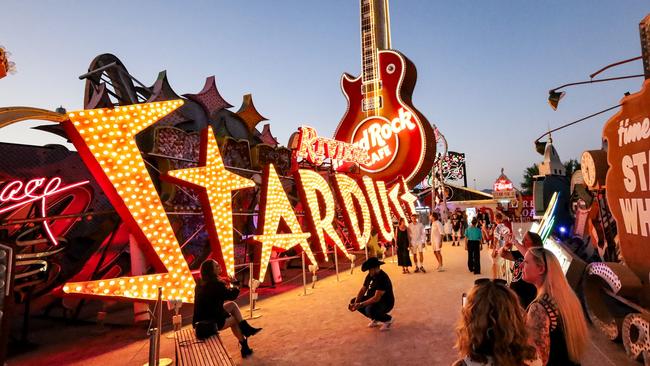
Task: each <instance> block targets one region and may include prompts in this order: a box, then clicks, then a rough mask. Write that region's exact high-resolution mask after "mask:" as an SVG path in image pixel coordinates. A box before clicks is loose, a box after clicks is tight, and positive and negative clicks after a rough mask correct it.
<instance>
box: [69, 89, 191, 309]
mask: <svg viewBox="0 0 650 366" xmlns="http://www.w3.org/2000/svg"><path fill="white" fill-rule="evenodd" d="M182 104H183V101H182V100H171V101H165V102H157V103H143V104H136V105H130V106H120V107H116V108H114V109H91V110H84V111H79V112H72V113H69V114H68V118H69V121H65V122H63V127H64V129H65V130H66V132H67V134H68V136H69V137H70V140H71V141H72V143H73V144H74V145H75V147H76V148H77V151H78V152H79V155H80V156H81V158H82V159H83V160H84V162H85V163H86V166H87V167H88V168H89V169H90V171H91V172H92V174H93V177H94V178H95V179H96V180H97V182H98V183H99V184H100V186H101V187H102V189H103V191H104V193H105V194H106V196H107V197H108V199H109V200H110V202H111V204H112V205H113V207H115V210H116V211H117V212H118V213H119V215H120V217H121V218H122V220H124V222H125V223H126V224H127V225H128V227H129V232H130V234H131V235H133V237H134V238H135V240H136V241H137V242H138V244H139V245H140V247H141V248H142V250H143V252H144V254H145V255H147V259H148V261H149V263H151V264H152V265H153V266H154V267H155V268H156V270H157V271H158V273H157V274H151V275H143V276H132V277H119V278H115V279H110V280H100V281H86V282H76V283H67V284H66V285H65V286H64V287H63V291H64V292H65V293H70V294H80V295H85V296H106V297H122V298H130V299H140V300H154V299H155V298H156V297H157V295H158V294H157V288H158V287H162V288H163V299H165V300H167V299H181V300H182V301H183V302H191V301H192V300H193V298H194V286H195V282H194V278H193V277H192V273H191V272H190V269H189V266H188V265H187V262H186V261H185V258H183V254H182V253H181V249H180V245H179V243H178V241H177V239H176V235H175V234H174V230H173V229H172V226H171V224H170V223H169V220H168V218H167V214H166V213H165V209H164V207H163V204H162V202H161V201H160V197H159V196H158V192H157V191H156V187H155V186H154V184H153V181H152V180H151V176H150V175H149V172H148V171H147V167H146V166H145V162H144V159H143V158H142V155H141V154H140V149H139V148H138V146H137V144H136V141H135V136H136V135H137V134H138V133H139V132H141V131H142V130H144V129H146V128H147V127H149V126H151V125H152V124H154V123H155V122H157V121H159V120H160V119H162V118H163V117H165V116H166V115H168V114H170V113H172V112H173V111H174V110H176V109H177V108H178V107H180V106H181V105H182Z"/></svg>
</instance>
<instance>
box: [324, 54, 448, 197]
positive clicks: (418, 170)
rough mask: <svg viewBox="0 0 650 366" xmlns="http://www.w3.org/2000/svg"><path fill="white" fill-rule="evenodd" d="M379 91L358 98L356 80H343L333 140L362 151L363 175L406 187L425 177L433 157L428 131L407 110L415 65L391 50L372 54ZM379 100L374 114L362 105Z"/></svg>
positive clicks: (359, 85)
mask: <svg viewBox="0 0 650 366" xmlns="http://www.w3.org/2000/svg"><path fill="white" fill-rule="evenodd" d="M377 62H378V68H377V71H378V79H379V80H380V81H379V83H380V84H376V85H380V87H375V88H374V90H373V91H371V92H370V94H368V93H366V94H364V93H363V92H362V88H363V83H362V78H361V77H357V78H353V77H352V76H350V75H349V74H347V73H346V74H343V77H342V78H341V89H342V90H343V94H344V95H345V97H346V98H347V100H348V107H347V110H346V113H345V115H344V116H343V118H342V119H341V122H340V123H339V126H338V127H337V129H336V132H335V135H334V138H335V139H337V140H340V141H345V142H350V143H356V144H358V145H360V146H362V147H364V148H366V149H367V150H368V154H369V155H370V158H371V161H370V162H369V163H368V164H365V165H362V166H361V170H362V172H363V173H364V174H366V175H369V176H371V177H372V178H374V179H376V180H382V181H386V182H390V181H392V180H393V179H395V178H397V177H398V176H403V177H404V178H405V179H406V181H407V183H408V185H409V186H410V187H413V186H415V185H416V184H418V183H419V182H421V181H422V180H423V179H424V178H425V177H426V175H427V174H428V173H429V172H430V170H431V167H432V165H433V161H434V158H435V154H436V151H435V149H436V144H435V136H434V131H433V128H432V127H431V125H430V124H429V122H428V121H427V119H426V118H425V117H424V116H423V115H422V114H421V113H420V112H419V111H418V110H417V109H416V108H415V107H413V105H412V102H411V96H412V93H413V88H414V87H415V82H416V78H417V71H416V69H415V65H413V63H412V62H411V61H410V60H409V59H407V58H406V57H405V56H404V55H402V54H401V53H399V52H397V51H394V50H379V51H377ZM369 98H370V99H372V98H378V99H380V102H379V103H378V104H379V106H378V107H377V104H375V107H374V108H367V107H366V108H364V103H365V102H364V100H368V99H369Z"/></svg>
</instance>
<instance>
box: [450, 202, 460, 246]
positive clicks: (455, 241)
mask: <svg viewBox="0 0 650 366" xmlns="http://www.w3.org/2000/svg"><path fill="white" fill-rule="evenodd" d="M461 220H462V218H461V214H460V211H459V209H456V212H454V214H453V215H452V216H451V229H452V237H451V240H452V243H451V246H452V247H453V246H456V245H459V246H460V228H461V226H462V223H461Z"/></svg>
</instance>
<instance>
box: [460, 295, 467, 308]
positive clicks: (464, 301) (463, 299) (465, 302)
mask: <svg viewBox="0 0 650 366" xmlns="http://www.w3.org/2000/svg"><path fill="white" fill-rule="evenodd" d="M460 303H461V305H462V306H463V307H465V305H467V294H466V293H464V292H463V296H462V297H461V300H460Z"/></svg>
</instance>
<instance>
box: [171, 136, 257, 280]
mask: <svg viewBox="0 0 650 366" xmlns="http://www.w3.org/2000/svg"><path fill="white" fill-rule="evenodd" d="M201 144H202V146H201V158H200V165H201V166H199V167H195V168H186V169H178V170H173V171H170V172H168V173H167V174H168V175H169V176H170V177H172V178H175V180H176V181H177V183H179V184H183V182H186V183H189V185H192V186H194V187H199V188H202V189H204V190H205V195H204V196H203V198H202V201H203V210H204V212H205V214H206V215H205V216H206V227H207V228H208V232H209V234H210V241H211V245H212V250H213V251H214V252H215V254H216V258H222V259H223V263H222V264H224V265H225V270H226V272H227V273H228V275H229V276H234V275H235V254H234V239H233V219H232V192H233V191H235V190H238V189H244V188H251V187H255V182H253V181H252V180H250V179H248V178H244V177H242V176H240V175H237V174H235V173H232V172H230V171H228V170H226V167H225V165H224V163H223V159H222V158H221V153H220V152H219V146H218V144H217V140H216V138H215V137H214V133H213V132H212V129H211V128H207V129H205V130H204V131H203V132H202V135H201ZM219 252H220V253H219Z"/></svg>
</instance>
